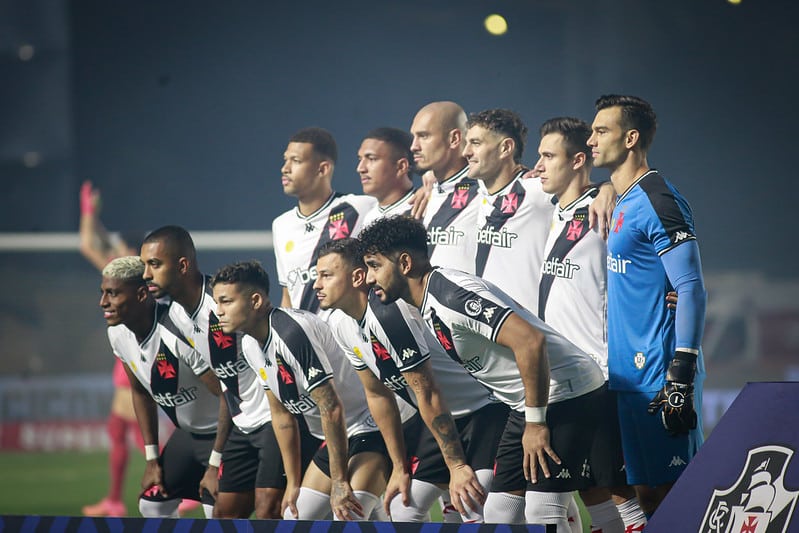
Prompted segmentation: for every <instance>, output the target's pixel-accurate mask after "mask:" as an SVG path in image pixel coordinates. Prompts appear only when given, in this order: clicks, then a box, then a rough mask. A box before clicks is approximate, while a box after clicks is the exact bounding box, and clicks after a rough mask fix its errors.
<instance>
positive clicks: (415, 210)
mask: <svg viewBox="0 0 799 533" xmlns="http://www.w3.org/2000/svg"><path fill="white" fill-rule="evenodd" d="M436 183H438V180H436V176H435V174H433V171H432V170H428V171H427V172H425V173H424V174H422V186H421V187H419V188H418V189H416V192H415V193H413V197H412V198H411V199H410V201H409V203H410V204H411V218H415V219H417V220H420V219H422V218H423V217H424V214H425V211H427V204H428V203H429V202H430V194H431V193H432V192H433V186H434V185H435V184H436Z"/></svg>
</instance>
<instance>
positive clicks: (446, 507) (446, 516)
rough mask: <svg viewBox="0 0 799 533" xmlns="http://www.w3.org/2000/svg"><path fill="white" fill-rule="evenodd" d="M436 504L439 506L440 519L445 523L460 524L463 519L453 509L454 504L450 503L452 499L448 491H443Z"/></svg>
mask: <svg viewBox="0 0 799 533" xmlns="http://www.w3.org/2000/svg"><path fill="white" fill-rule="evenodd" d="M438 504H439V505H440V506H441V521H442V522H443V523H445V524H462V523H463V519H462V518H461V514H460V513H459V512H458V511H456V510H455V506H454V505H452V500H451V499H450V497H449V491H448V490H447V491H444V493H443V494H442V495H441V496H439V497H438Z"/></svg>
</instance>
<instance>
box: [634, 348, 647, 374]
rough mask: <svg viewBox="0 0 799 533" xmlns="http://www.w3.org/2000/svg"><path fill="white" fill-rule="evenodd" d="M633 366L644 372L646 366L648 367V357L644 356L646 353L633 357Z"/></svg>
mask: <svg viewBox="0 0 799 533" xmlns="http://www.w3.org/2000/svg"><path fill="white" fill-rule="evenodd" d="M633 364H634V365H635V368H637V369H638V370H643V368H644V366H645V365H646V356H645V355H644V352H636V354H635V355H634V356H633Z"/></svg>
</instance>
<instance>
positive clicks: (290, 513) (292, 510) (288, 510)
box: [280, 486, 300, 520]
mask: <svg viewBox="0 0 799 533" xmlns="http://www.w3.org/2000/svg"><path fill="white" fill-rule="evenodd" d="M299 497H300V487H292V486H288V487H286V491H285V492H284V493H283V502H282V503H281V504H280V508H281V509H282V510H283V513H282V514H283V518H284V519H285V520H297V519H298V518H299V516H300V513H299V511H297V498H299Z"/></svg>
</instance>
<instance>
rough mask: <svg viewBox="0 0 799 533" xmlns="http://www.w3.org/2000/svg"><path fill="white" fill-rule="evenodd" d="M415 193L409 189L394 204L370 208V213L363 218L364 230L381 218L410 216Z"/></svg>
mask: <svg viewBox="0 0 799 533" xmlns="http://www.w3.org/2000/svg"><path fill="white" fill-rule="evenodd" d="M415 193H416V189H411V190H410V191H408V194H406V195H405V196H403V197H402V198H400V199H399V200H397V201H396V202H394V203H393V204H390V205H386V206H382V205H376V206H374V208H372V210H371V211H369V212H368V213H366V215H364V217H363V227H364V228H365V227H366V226H368V225H369V224H371V223H372V222H374V221H375V220H379V219H381V218H388V217H393V216H395V215H404V216H407V215H410V213H411V209H412V208H413V204H411V200H412V199H413V195H414V194H415Z"/></svg>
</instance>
